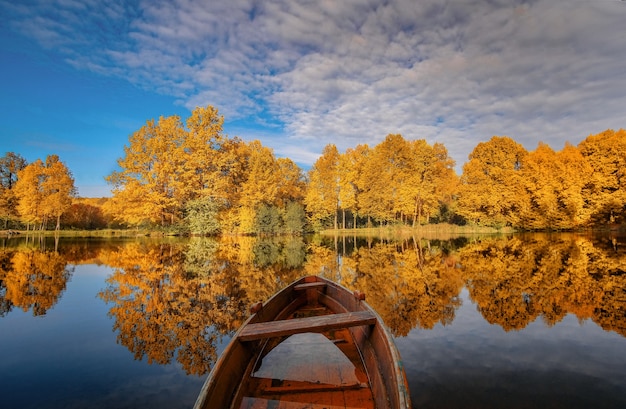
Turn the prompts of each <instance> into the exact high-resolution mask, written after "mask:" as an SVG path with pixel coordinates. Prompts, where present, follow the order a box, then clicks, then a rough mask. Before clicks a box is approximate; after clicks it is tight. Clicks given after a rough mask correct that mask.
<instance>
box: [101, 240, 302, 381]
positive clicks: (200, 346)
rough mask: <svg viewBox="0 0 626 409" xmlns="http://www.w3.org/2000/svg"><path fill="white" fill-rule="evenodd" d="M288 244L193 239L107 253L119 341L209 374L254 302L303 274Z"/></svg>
mask: <svg viewBox="0 0 626 409" xmlns="http://www.w3.org/2000/svg"><path fill="white" fill-rule="evenodd" d="M294 247H297V246H296V245H295V244H293V243H290V244H289V245H284V246H283V245H282V244H281V243H279V242H277V241H274V240H261V239H258V238H252V237H245V238H238V239H234V238H225V239H223V240H221V241H219V242H217V241H215V240H214V239H192V240H190V241H189V243H188V244H187V245H182V244H148V243H132V244H129V245H126V246H124V247H123V248H121V249H119V250H118V251H115V252H111V253H110V254H108V255H101V259H102V260H104V261H105V263H106V264H108V265H110V266H112V267H114V268H115V271H114V273H113V274H112V275H111V276H110V277H109V278H108V279H107V283H108V286H107V288H106V289H105V290H104V291H102V292H101V293H100V297H101V298H102V299H103V300H104V301H106V302H107V303H110V304H112V307H111V309H110V310H109V314H110V315H111V316H112V317H113V318H115V324H114V329H115V330H116V331H118V341H119V342H120V343H121V344H122V345H124V346H126V347H127V348H128V349H129V350H130V351H131V352H133V354H134V355H135V358H136V359H142V358H144V357H146V358H147V359H148V362H150V363H153V362H154V363H159V364H166V363H169V362H171V360H172V359H173V358H174V357H176V359H177V360H178V362H180V363H181V365H182V366H183V368H184V369H185V370H186V371H187V372H188V373H193V374H204V373H207V372H208V371H209V370H210V368H211V366H212V365H213V363H214V362H215V360H216V358H217V353H216V345H217V343H218V342H219V341H220V339H221V338H222V337H223V336H225V335H228V334H232V333H233V332H234V331H235V330H236V329H237V328H239V326H241V324H242V322H243V320H244V319H245V318H246V317H247V316H248V314H249V312H248V308H249V307H250V305H252V304H253V303H254V302H256V301H262V300H265V299H267V298H269V296H271V295H272V294H273V293H274V292H276V291H277V290H278V289H279V288H280V286H281V282H284V283H288V282H291V281H293V280H294V279H295V278H296V277H297V276H298V270H294V269H293V268H292V267H290V266H288V264H287V263H284V262H283V260H285V259H286V257H285V256H284V254H283V253H282V250H283V249H293V248H294Z"/></svg>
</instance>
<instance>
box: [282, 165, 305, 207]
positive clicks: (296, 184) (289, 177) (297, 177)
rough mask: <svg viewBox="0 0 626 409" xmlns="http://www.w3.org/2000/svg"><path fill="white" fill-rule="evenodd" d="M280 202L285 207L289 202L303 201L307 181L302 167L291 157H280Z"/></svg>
mask: <svg viewBox="0 0 626 409" xmlns="http://www.w3.org/2000/svg"><path fill="white" fill-rule="evenodd" d="M277 162H278V168H279V171H280V177H279V178H278V202H279V205H280V206H281V207H285V206H286V205H287V204H288V203H289V202H302V200H303V199H304V192H305V190H306V181H305V177H304V174H303V173H302V169H300V167H299V166H298V165H296V164H295V163H294V162H293V161H292V160H291V159H289V158H278V159H277Z"/></svg>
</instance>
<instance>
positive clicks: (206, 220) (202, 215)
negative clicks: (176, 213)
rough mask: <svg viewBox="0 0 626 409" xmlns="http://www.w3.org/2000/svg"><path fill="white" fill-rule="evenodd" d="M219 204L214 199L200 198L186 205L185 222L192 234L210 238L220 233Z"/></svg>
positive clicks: (208, 197)
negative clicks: (209, 236)
mask: <svg viewBox="0 0 626 409" xmlns="http://www.w3.org/2000/svg"><path fill="white" fill-rule="evenodd" d="M219 210H220V205H219V203H218V202H217V201H216V200H215V199H214V198H212V197H210V196H206V197H199V198H197V199H193V200H189V201H188V202H187V203H186V204H185V220H186V222H187V225H188V226H189V230H190V232H191V234H194V235H200V236H208V235H212V234H217V233H219V232H220V222H219V218H218V214H219Z"/></svg>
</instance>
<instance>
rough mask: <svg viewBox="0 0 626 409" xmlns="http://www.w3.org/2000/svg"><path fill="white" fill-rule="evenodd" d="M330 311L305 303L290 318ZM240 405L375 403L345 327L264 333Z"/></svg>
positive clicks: (274, 408)
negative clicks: (265, 336)
mask: <svg viewBox="0 0 626 409" xmlns="http://www.w3.org/2000/svg"><path fill="white" fill-rule="evenodd" d="M327 314H330V311H329V310H327V309H326V308H323V307H320V306H319V305H317V306H308V307H304V308H301V309H299V310H297V311H296V312H295V313H294V314H293V315H292V316H291V317H290V318H301V317H310V316H319V315H327ZM242 387H243V388H244V394H243V396H244V397H243V398H242V400H241V402H239V404H236V405H235V407H238V408H240V409H270V408H271V409H296V408H311V409H317V408H327V409H337V408H344V409H345V408H354V409H356V408H363V409H365V408H374V399H373V396H372V391H371V388H370V387H369V382H368V376H367V373H366V370H365V367H364V365H363V361H362V358H361V355H360V353H359V350H358V348H357V346H356V344H355V342H354V340H353V338H352V335H351V333H350V331H349V330H348V329H346V328H339V329H333V330H329V331H326V332H321V333H309V332H305V333H299V334H294V335H290V336H287V337H278V338H272V339H268V340H267V342H266V343H265V346H264V350H263V352H262V353H261V354H260V358H259V360H258V361H257V362H256V365H255V368H254V372H253V373H252V376H250V377H249V378H248V379H247V381H246V382H245V384H244V385H242Z"/></svg>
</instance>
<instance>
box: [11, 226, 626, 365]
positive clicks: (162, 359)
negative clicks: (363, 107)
mask: <svg viewBox="0 0 626 409" xmlns="http://www.w3.org/2000/svg"><path fill="white" fill-rule="evenodd" d="M16 243H17V245H16ZM56 244H57V245H49V246H41V245H40V244H33V243H31V244H30V245H26V244H24V243H18V242H15V241H13V242H12V243H6V242H5V246H4V247H3V248H2V249H0V316H6V315H7V314H9V313H10V311H11V310H12V308H14V307H18V308H21V309H24V310H29V309H31V310H32V311H33V314H35V315H40V314H45V312H46V311H47V310H48V309H49V308H51V307H52V306H54V304H55V303H56V302H57V300H58V299H59V297H61V294H62V293H63V290H64V289H65V286H66V283H67V281H68V280H69V279H70V277H71V271H72V270H71V268H69V267H68V266H70V265H75V264H80V263H90V264H105V265H107V266H110V267H112V268H113V269H114V272H113V274H111V275H110V276H109V277H108V279H107V285H106V288H103V289H102V291H101V292H100V293H99V297H101V299H103V300H104V301H106V302H107V304H108V306H109V315H110V316H111V317H112V318H113V319H114V330H115V331H116V333H117V334H118V335H117V336H118V342H119V343H120V344H122V345H124V346H125V347H126V348H128V350H129V351H131V352H132V353H133V355H134V356H135V358H136V359H144V358H145V359H146V360H148V361H149V362H154V363H159V364H167V363H170V362H172V361H173V360H174V359H175V360H177V361H178V362H180V364H181V365H182V366H183V367H184V369H185V371H187V373H189V374H205V373H207V372H208V371H209V370H210V368H211V366H212V365H213V363H214V362H215V360H216V357H217V345H219V343H220V341H221V340H222V338H223V337H228V336H230V335H232V333H233V332H234V331H235V330H236V329H237V328H238V327H239V326H240V325H241V323H242V322H243V320H244V319H245V318H246V317H247V316H248V307H249V306H250V305H251V304H253V303H254V302H257V301H260V300H265V299H267V298H269V297H270V296H271V295H272V294H273V293H275V292H276V291H278V290H279V289H281V288H282V287H284V286H286V285H287V284H288V283H290V282H292V281H293V280H295V279H296V278H298V277H300V276H302V275H304V274H321V275H324V276H326V277H329V278H331V279H334V280H336V281H339V282H341V283H342V284H343V285H345V286H347V287H349V288H352V289H360V290H362V291H365V292H366V294H367V297H368V298H367V301H368V302H369V303H370V304H371V305H372V306H373V307H374V308H375V309H376V310H377V311H378V312H379V314H380V315H381V316H382V317H383V319H384V321H385V323H386V324H387V325H388V326H389V327H390V329H391V331H392V333H393V334H394V335H396V336H405V335H407V334H408V333H409V332H410V331H411V330H413V329H415V328H423V329H431V328H433V327H434V326H435V325H437V324H442V325H447V324H450V323H452V322H453V321H454V319H455V314H456V312H457V311H458V309H459V307H460V306H461V303H462V298H461V296H460V294H461V291H462V290H463V289H464V288H467V291H468V292H469V297H470V299H471V301H472V302H473V303H475V304H476V306H477V308H478V310H479V312H480V314H482V316H483V317H484V319H485V320H486V321H487V322H489V323H491V324H495V325H498V326H500V327H502V328H503V329H504V330H505V331H512V330H520V329H523V328H525V327H526V326H528V325H529V323H531V322H534V321H535V320H536V319H537V318H540V319H542V320H543V321H544V322H545V323H546V324H547V325H549V326H550V325H554V324H555V323H558V322H560V321H561V320H563V318H564V317H565V316H566V315H567V314H573V315H575V316H576V317H577V318H578V320H580V321H584V320H592V321H594V322H596V323H597V324H598V325H600V326H601V327H602V328H604V329H605V330H607V331H614V332H616V333H618V334H620V335H621V336H626V313H625V311H626V250H625V249H624V248H625V247H626V246H625V245H626V242H625V241H624V239H623V238H621V237H617V236H613V237H610V236H609V237H606V236H603V237H599V238H594V237H591V236H577V235H563V234H560V235H516V236H511V237H500V236H498V237H487V238H472V239H470V238H464V239H455V240H426V239H417V238H409V239H403V240H399V241H396V240H374V239H369V240H365V239H356V238H342V239H341V240H333V239H319V238H318V239H316V240H313V241H310V242H305V241H303V240H302V239H301V238H289V239H284V238H283V239H261V238H252V237H243V238H233V237H227V238H222V239H219V240H218V239H199V238H198V239H189V240H174V241H158V240H127V241H104V240H103V241H98V242H94V241H62V242H61V243H60V244H58V243H56Z"/></svg>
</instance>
